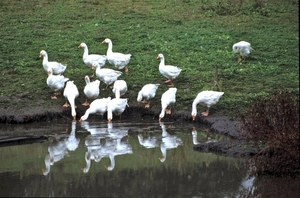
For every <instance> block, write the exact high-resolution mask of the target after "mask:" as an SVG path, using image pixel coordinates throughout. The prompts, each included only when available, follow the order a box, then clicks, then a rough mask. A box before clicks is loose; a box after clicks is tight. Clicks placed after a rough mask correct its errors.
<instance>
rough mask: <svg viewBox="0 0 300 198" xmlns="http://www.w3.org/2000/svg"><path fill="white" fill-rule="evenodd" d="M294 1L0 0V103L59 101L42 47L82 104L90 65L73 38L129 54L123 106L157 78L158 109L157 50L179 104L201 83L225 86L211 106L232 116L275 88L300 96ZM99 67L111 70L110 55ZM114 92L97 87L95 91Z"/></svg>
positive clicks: (185, 105)
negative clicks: (239, 48) (238, 50)
mask: <svg viewBox="0 0 300 198" xmlns="http://www.w3.org/2000/svg"><path fill="white" fill-rule="evenodd" d="M298 6H299V3H298V1H296V0H291V1H283V0H281V1H280V0H279V1H278V0H245V1H242V0H225V1H222V0H213V1H208V0H164V1H159V0H113V1H110V0H102V1H99V0H73V1H72V0H65V1H60V0H51V1H49V0H2V1H1V2H0V24H1V29H0V43H1V47H0V68H1V73H0V76H1V77H0V84H1V89H0V98H1V97H2V100H1V102H0V105H1V107H2V108H6V107H8V106H14V107H15V108H22V107H25V106H32V105H41V106H45V107H47V106H53V105H59V106H61V105H62V104H63V103H64V100H65V99H64V97H63V96H62V95H61V96H59V97H58V100H51V99H50V97H51V95H52V93H53V92H52V91H51V90H50V88H49V87H47V84H46V79H47V73H46V72H45V71H44V69H43V67H42V58H39V52H40V51H41V50H46V51H47V52H48V55H49V61H58V62H61V63H64V64H67V65H68V68H67V70H66V72H65V74H64V76H66V77H68V78H70V79H71V80H74V82H75V84H76V85H77V87H78V89H79V92H80V96H79V98H78V99H77V100H76V103H77V104H81V103H83V102H84V100H85V96H84V93H83V88H84V86H85V81H84V76H85V75H91V74H92V70H91V69H89V68H88V67H87V66H86V65H85V64H84V63H83V61H82V55H83V50H82V49H78V45H79V44H80V43H81V42H85V43H86V44H87V45H88V47H89V52H90V53H98V54H106V50H107V45H106V44H102V43H101V42H102V41H103V40H104V39H105V38H110V39H111V40H112V42H113V46H114V47H113V51H115V52H122V53H130V54H132V58H131V61H130V63H129V65H128V69H129V72H128V73H123V75H122V76H121V77H120V79H124V80H125V81H126V82H127V85H128V92H127V93H126V95H124V97H127V98H129V104H136V98H137V94H138V91H139V90H140V89H141V88H142V86H143V85H144V84H146V83H160V84H161V85H160V87H159V89H158V91H157V95H156V97H155V99H154V100H153V101H152V105H157V106H158V107H160V97H161V95H162V93H163V92H165V91H166V90H167V89H168V86H167V85H166V84H164V83H163V81H165V80H166V79H165V78H164V77H163V76H162V75H161V74H160V73H159V70H158V65H159V60H157V59H156V57H157V55H158V54H159V53H163V54H164V56H165V59H166V64H172V65H177V66H178V67H180V68H182V72H181V74H180V75H179V77H178V78H177V79H176V80H175V82H174V84H175V86H176V87H177V89H178V91H177V94H176V96H177V97H176V99H177V102H176V104H175V105H174V107H173V109H174V110H175V111H176V110H182V111H189V112H190V111H191V105H192V102H193V100H194V98H195V97H196V95H197V94H198V93H199V92H200V91H203V90H220V91H224V92H225V94H224V96H223V97H222V98H221V99H220V101H219V103H218V104H217V105H215V106H214V107H213V108H212V109H211V112H212V113H214V112H224V113H225V114H228V115H231V116H233V117H235V116H236V115H237V114H239V113H241V112H243V108H244V107H245V106H247V105H248V104H249V101H250V100H251V99H253V98H255V97H258V96H262V95H267V94H269V93H273V92H276V91H278V90H280V89H287V90H290V91H292V92H294V93H295V94H299V44H298V43H299V21H298V17H299V16H298V13H299V10H298ZM241 40H245V41H248V42H250V43H251V46H252V48H254V51H253V52H252V53H251V54H250V56H249V57H248V58H247V59H246V61H244V62H242V63H240V62H238V61H237V58H238V55H236V54H234V53H233V52H232V45H233V44H234V43H236V42H238V41H241ZM105 67H106V68H112V69H115V68H114V67H113V66H111V65H110V64H109V63H108V62H107V63H106V65H105ZM216 68H217V69H216ZM94 79H96V78H92V79H91V80H94ZM215 82H217V84H218V86H216V85H215ZM100 87H101V88H104V87H105V85H104V83H101V85H100ZM110 95H111V96H113V95H112V92H111V90H101V93H100V98H102V97H107V96H110ZM14 97H19V98H20V100H18V101H16V100H12V99H11V98H14ZM3 98H5V99H3ZM198 109H199V111H201V110H200V107H198ZM203 110H204V109H203Z"/></svg>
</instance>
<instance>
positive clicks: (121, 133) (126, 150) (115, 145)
mask: <svg viewBox="0 0 300 198" xmlns="http://www.w3.org/2000/svg"><path fill="white" fill-rule="evenodd" d="M105 143H106V144H107V146H104V147H102V148H103V149H101V151H102V153H101V154H102V155H104V156H108V157H109V159H110V166H107V167H106V169H107V170H109V171H112V170H113V169H114V167H115V156H116V155H125V154H132V153H133V152H132V147H131V145H130V144H129V141H128V129H126V128H121V127H118V128H114V127H113V124H112V123H108V138H107V139H106V141H105Z"/></svg>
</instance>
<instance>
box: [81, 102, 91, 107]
mask: <svg viewBox="0 0 300 198" xmlns="http://www.w3.org/2000/svg"><path fill="white" fill-rule="evenodd" d="M82 105H83V106H89V105H90V103H88V102H87V101H85V102H84V103H82Z"/></svg>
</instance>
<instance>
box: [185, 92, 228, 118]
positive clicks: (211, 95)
mask: <svg viewBox="0 0 300 198" xmlns="http://www.w3.org/2000/svg"><path fill="white" fill-rule="evenodd" d="M223 94H224V92H220V91H201V92H200V93H198V95H197V97H196V98H195V99H194V101H193V104H192V113H191V114H192V119H193V120H195V118H196V115H197V104H201V105H203V106H206V107H207V109H206V111H205V112H202V113H201V114H202V116H208V114H209V108H210V107H211V106H212V105H215V104H217V102H218V101H219V99H220V98H221V96H222V95H223Z"/></svg>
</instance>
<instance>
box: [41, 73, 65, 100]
mask: <svg viewBox="0 0 300 198" xmlns="http://www.w3.org/2000/svg"><path fill="white" fill-rule="evenodd" d="M47 72H48V78H47V80H46V83H47V85H48V86H49V87H50V88H51V89H52V90H53V91H54V96H52V97H51V99H57V97H56V96H57V95H59V94H60V90H62V89H63V88H64V87H65V82H67V81H68V80H69V78H65V77H64V76H63V75H60V74H58V75H54V74H53V73H52V68H51V67H50V68H48V70H47Z"/></svg>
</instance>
